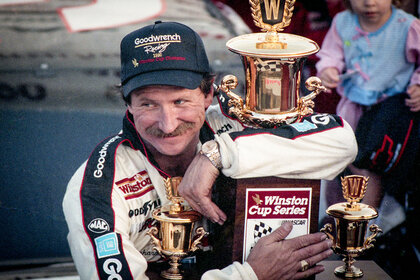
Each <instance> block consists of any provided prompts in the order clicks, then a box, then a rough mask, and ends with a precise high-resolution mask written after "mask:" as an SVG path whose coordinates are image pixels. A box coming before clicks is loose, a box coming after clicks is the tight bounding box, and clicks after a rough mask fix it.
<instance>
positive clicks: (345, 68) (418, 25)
mask: <svg viewBox="0 0 420 280" xmlns="http://www.w3.org/2000/svg"><path fill="white" fill-rule="evenodd" d="M392 2H396V1H391V0H346V1H345V4H346V5H347V7H348V10H347V11H344V12H341V13H339V14H337V16H336V17H335V18H334V20H333V23H332V25H331V28H330V30H329V31H328V33H327V35H326V37H325V39H324V42H323V44H322V48H321V51H320V52H319V53H318V57H319V58H320V61H319V62H318V63H317V65H316V68H317V71H318V73H319V74H318V76H319V77H320V78H321V80H322V82H323V84H324V86H326V87H327V88H330V89H332V88H336V89H337V92H338V94H339V95H340V96H341V100H340V102H339V104H338V105H337V114H338V115H340V116H342V117H343V118H344V119H345V120H346V121H347V122H349V124H350V125H351V126H352V127H353V129H355V128H356V126H357V122H358V120H359V118H360V116H361V114H362V112H363V106H370V105H373V104H376V103H378V102H380V101H383V100H384V99H385V98H386V97H388V96H392V95H395V94H400V93H404V92H407V93H408V95H409V96H410V98H409V99H407V101H406V105H407V106H409V107H410V110H411V111H414V112H417V111H420V67H419V65H420V21H419V20H418V19H416V18H415V17H414V16H412V15H409V14H407V13H405V12H404V11H402V10H400V9H397V8H395V7H394V6H392Z"/></svg>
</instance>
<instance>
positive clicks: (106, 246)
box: [95, 232, 120, 258]
mask: <svg viewBox="0 0 420 280" xmlns="http://www.w3.org/2000/svg"><path fill="white" fill-rule="evenodd" d="M95 245H96V251H97V253H98V258H105V257H109V256H115V255H118V254H120V250H119V249H118V239H117V234H116V233H115V232H111V233H108V234H105V235H101V236H99V237H97V238H95Z"/></svg>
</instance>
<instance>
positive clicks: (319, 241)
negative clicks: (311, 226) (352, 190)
mask: <svg viewBox="0 0 420 280" xmlns="http://www.w3.org/2000/svg"><path fill="white" fill-rule="evenodd" d="M291 230H292V224H291V223H289V222H288V223H285V224H283V225H282V226H281V227H279V228H278V229H276V230H275V231H273V232H272V233H271V234H270V235H268V236H265V237H263V238H261V239H260V240H259V241H258V242H257V244H256V245H255V247H254V248H253V249H252V250H251V253H250V254H249V256H248V259H247V262H248V263H249V264H250V265H251V267H252V269H253V270H254V272H255V274H257V277H258V279H259V280H263V279H264V280H265V279H282V280H285V279H302V278H307V277H309V276H311V275H313V274H317V273H320V272H322V271H324V267H323V266H322V265H316V264H317V263H318V262H320V261H322V260H323V259H325V258H328V257H329V256H330V255H331V254H332V253H333V252H332V250H331V249H330V247H331V246H332V241H331V240H329V239H326V238H327V236H326V235H325V234H323V233H320V232H318V233H314V234H307V235H303V236H299V237H295V238H292V239H288V240H285V238H286V237H287V235H289V233H290V231H291ZM303 260H304V261H306V262H307V263H308V264H309V269H307V270H305V271H302V265H301V261H303Z"/></svg>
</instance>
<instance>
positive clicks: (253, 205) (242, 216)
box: [232, 177, 320, 262]
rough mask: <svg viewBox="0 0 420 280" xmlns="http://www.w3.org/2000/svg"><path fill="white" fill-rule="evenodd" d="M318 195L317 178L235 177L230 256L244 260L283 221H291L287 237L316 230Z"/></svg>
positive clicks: (237, 259) (233, 258) (236, 259)
mask: <svg viewBox="0 0 420 280" xmlns="http://www.w3.org/2000/svg"><path fill="white" fill-rule="evenodd" d="M319 195H320V181H319V180H304V179H284V178H278V177H262V178H246V179H239V180H237V181H236V210H235V227H234V240H233V252H232V260H233V261H242V262H243V261H244V260H246V259H247V257H248V255H249V253H250V251H251V250H252V248H253V247H254V246H255V244H256V243H257V242H258V240H259V239H260V238H262V237H264V236H266V235H268V234H270V233H271V232H273V231H274V230H276V229H277V228H278V227H279V226H281V225H282V224H283V223H284V222H286V221H290V222H292V224H293V229H292V231H291V233H290V234H289V236H288V237H287V238H288V239H289V238H293V237H296V236H300V235H304V234H308V233H313V232H316V231H318V215H319Z"/></svg>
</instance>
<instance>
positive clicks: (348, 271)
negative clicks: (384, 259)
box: [334, 255, 363, 278]
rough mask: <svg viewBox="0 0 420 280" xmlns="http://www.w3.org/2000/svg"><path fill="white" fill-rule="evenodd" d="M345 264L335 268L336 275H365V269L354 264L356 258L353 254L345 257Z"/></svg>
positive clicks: (346, 276) (351, 276) (352, 276)
mask: <svg viewBox="0 0 420 280" xmlns="http://www.w3.org/2000/svg"><path fill="white" fill-rule="evenodd" d="M343 262H344V263H345V265H342V266H339V267H337V268H336V269H335V270H334V273H335V275H337V276H338V277H341V278H359V277H362V276H363V271H362V270H361V269H360V268H358V267H356V266H354V265H353V264H354V263H355V262H356V260H355V259H354V258H353V256H351V255H346V256H345V258H344V259H343Z"/></svg>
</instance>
